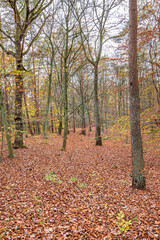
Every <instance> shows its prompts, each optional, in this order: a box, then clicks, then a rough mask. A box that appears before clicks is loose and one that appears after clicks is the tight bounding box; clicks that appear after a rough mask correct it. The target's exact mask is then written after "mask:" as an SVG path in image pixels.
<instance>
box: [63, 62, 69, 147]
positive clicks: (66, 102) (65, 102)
mask: <svg viewBox="0 0 160 240" xmlns="http://www.w3.org/2000/svg"><path fill="white" fill-rule="evenodd" d="M67 135H68V69H67V62H66V61H64V134H63V145H62V150H65V149H66V144H67Z"/></svg>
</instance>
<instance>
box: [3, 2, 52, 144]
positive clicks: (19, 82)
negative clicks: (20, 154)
mask: <svg viewBox="0 0 160 240" xmlns="http://www.w3.org/2000/svg"><path fill="white" fill-rule="evenodd" d="M52 1H53V0H50V1H45V0H37V1H29V0H25V1H17V0H6V1H4V2H3V3H2V4H1V7H2V8H3V12H2V20H3V25H2V27H1V28H0V31H1V33H2V35H3V36H4V38H5V39H7V40H8V42H9V44H5V43H4V44H2V43H0V47H1V48H2V50H3V51H4V52H5V53H6V54H11V55H12V56H13V57H14V58H15V60H16V75H15V82H16V89H15V142H14V145H15V147H16V148H21V147H23V119H22V97H23V75H24V66H23V57H24V55H26V54H27V53H28V52H29V50H30V48H31V46H32V44H33V43H34V42H35V41H36V39H37V38H38V36H39V34H40V32H41V30H42V28H43V26H44V24H45V22H46V19H47V17H45V18H44V19H43V22H42V24H41V26H40V27H39V29H38V31H37V32H36V33H35V34H34V36H33V37H32V40H30V39H29V36H28V35H29V34H28V33H29V32H28V30H29V27H30V25H31V23H34V22H35V20H36V19H37V18H38V17H39V16H40V14H41V12H42V11H44V10H45V9H46V8H47V7H48V6H49V5H50V4H51V3H52ZM8 13H9V16H8ZM7 21H11V22H10V25H9V24H8V23H7ZM7 40H6V41H5V42H7ZM13 48H14V49H13Z"/></svg>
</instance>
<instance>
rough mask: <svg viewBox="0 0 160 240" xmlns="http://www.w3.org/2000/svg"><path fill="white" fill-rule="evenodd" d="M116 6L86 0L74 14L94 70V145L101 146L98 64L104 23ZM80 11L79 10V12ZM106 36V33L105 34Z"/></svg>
mask: <svg viewBox="0 0 160 240" xmlns="http://www.w3.org/2000/svg"><path fill="white" fill-rule="evenodd" d="M116 6H117V1H116V0H110V1H106V0H103V1H100V2H99V1H96V0H91V1H89V0H86V1H83V2H82V3H79V2H78V3H77V6H76V7H75V14H76V18H77V21H78V23H79V28H80V36H81V43H82V46H83V50H84V53H85V56H86V59H87V60H88V62H89V63H90V64H91V65H92V66H93V69H94V81H93V84H94V114H95V125H96V145H99V146H101V145H102V137H101V122H100V113H99V100H98V98H99V95H98V94H99V93H98V76H99V69H98V67H99V62H100V60H101V55H102V48H103V45H104V44H105V42H106V41H107V40H108V38H107V37H106V23H107V20H108V19H109V14H110V12H111V10H113V8H114V7H116ZM79 9H80V10H79ZM107 34H108V33H107Z"/></svg>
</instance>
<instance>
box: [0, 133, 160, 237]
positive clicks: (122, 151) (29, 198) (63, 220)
mask: <svg viewBox="0 0 160 240" xmlns="http://www.w3.org/2000/svg"><path fill="white" fill-rule="evenodd" d="M25 144H26V145H27V147H28V148H27V149H21V150H20V149H16V150H14V152H15V159H9V158H7V151H6V150H5V151H4V154H3V158H2V162H1V163H0V239H11V240H13V239H28V240H31V239H69V240H70V239H77V240H78V239H88V240H90V239H98V240H100V239H104V240H107V239H129V240H131V239H160V149H156V150H155V149H154V150H153V149H152V150H148V151H146V152H144V160H145V169H146V173H147V177H146V178H147V189H146V191H139V190H133V189H132V187H131V181H132V178H131V176H130V175H131V151H130V144H125V143H124V142H116V141H111V140H106V141H105V140H104V141H103V146H102V147H99V146H95V140H94V133H93V132H91V135H90V136H83V135H80V131H78V132H76V133H72V132H71V133H70V134H69V135H68V140H67V150H66V151H65V152H64V151H63V152H62V151H60V148H61V146H62V137H61V136H57V135H56V134H55V135H54V134H52V135H50V136H49V138H48V139H47V140H44V139H43V138H42V136H34V137H29V138H26V139H25ZM146 148H147V147H146ZM120 212H121V213H120ZM123 215H124V216H123ZM118 216H119V219H118V218H117V217H118ZM119 227H122V228H121V230H120V228H119Z"/></svg>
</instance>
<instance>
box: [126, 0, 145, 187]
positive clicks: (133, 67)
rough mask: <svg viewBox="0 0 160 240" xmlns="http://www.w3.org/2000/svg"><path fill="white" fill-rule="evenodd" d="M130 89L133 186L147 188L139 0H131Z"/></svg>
mask: <svg viewBox="0 0 160 240" xmlns="http://www.w3.org/2000/svg"><path fill="white" fill-rule="evenodd" d="M129 91H130V124H131V148H132V172H133V173H132V187H133V188H137V189H145V176H144V163H143V149H142V137H141V128H140V98H139V86H138V70H137V0H130V1H129Z"/></svg>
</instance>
